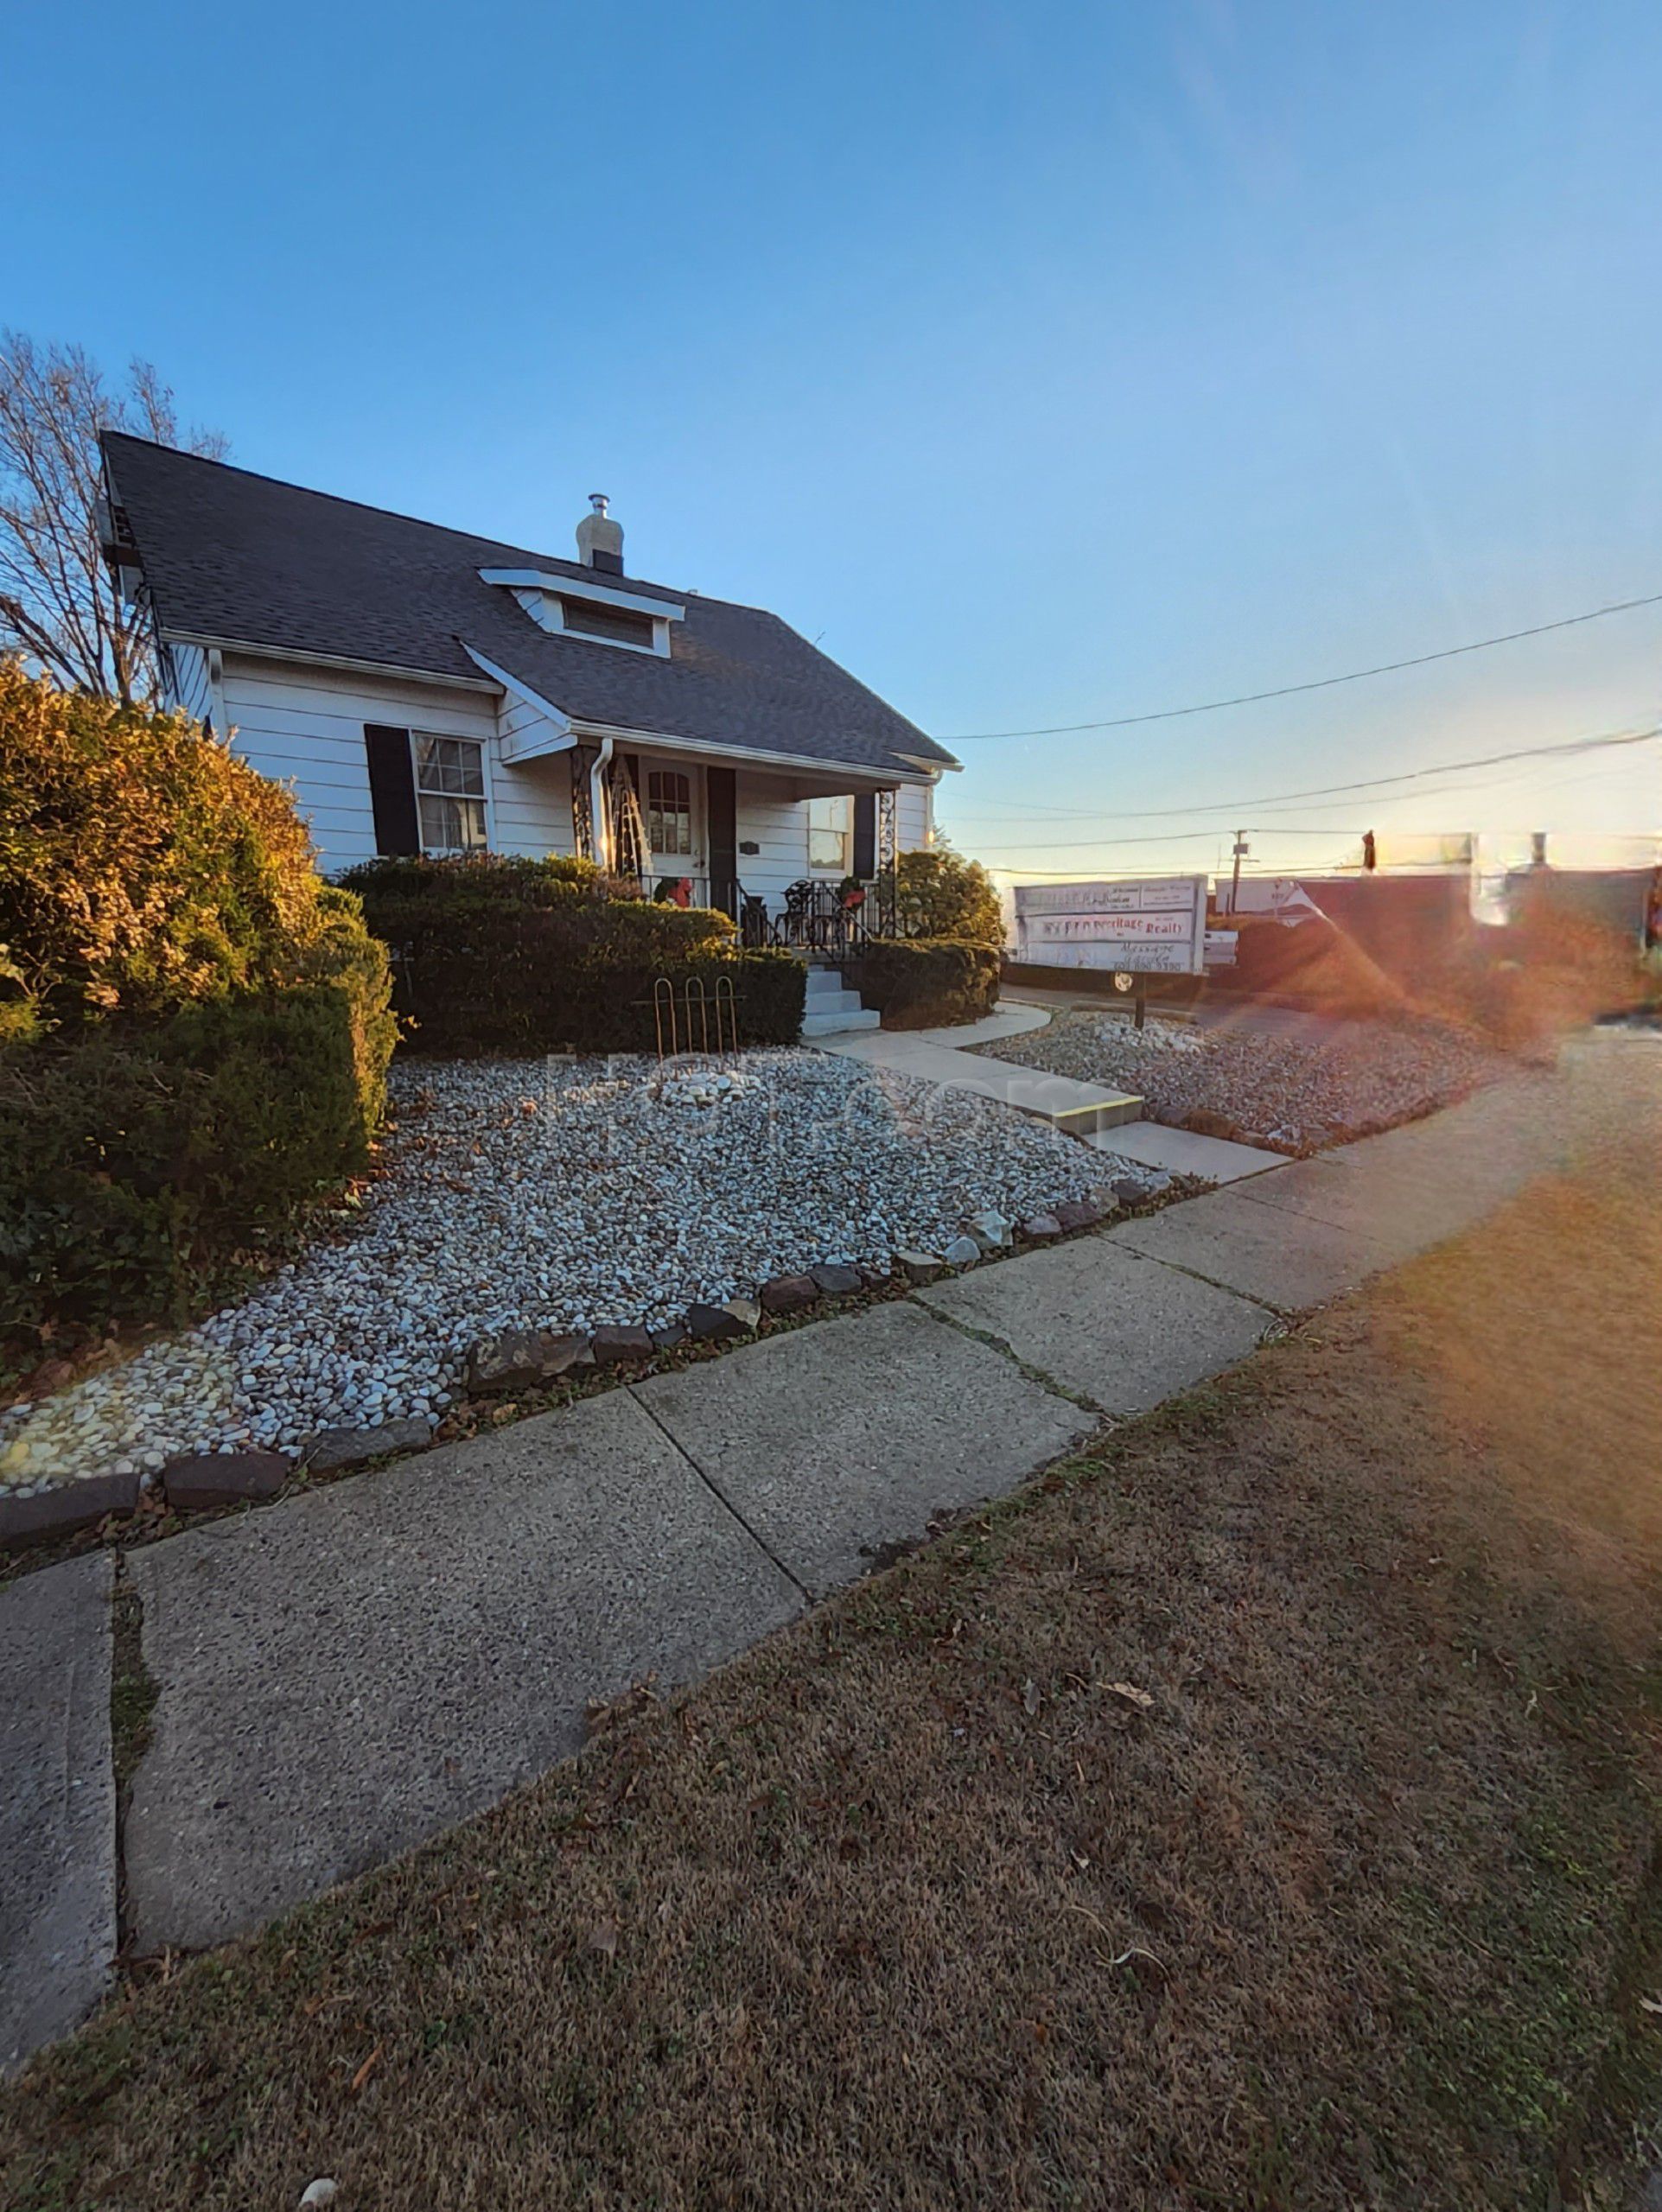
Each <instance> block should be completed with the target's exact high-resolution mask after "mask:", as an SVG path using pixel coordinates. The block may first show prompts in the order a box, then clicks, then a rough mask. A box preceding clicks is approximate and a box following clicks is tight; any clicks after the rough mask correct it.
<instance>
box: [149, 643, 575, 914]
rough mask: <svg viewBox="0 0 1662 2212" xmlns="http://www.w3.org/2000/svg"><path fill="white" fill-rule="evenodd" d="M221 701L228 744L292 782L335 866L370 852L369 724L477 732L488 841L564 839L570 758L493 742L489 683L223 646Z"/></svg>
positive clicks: (551, 844)
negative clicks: (516, 751) (510, 756)
mask: <svg viewBox="0 0 1662 2212" xmlns="http://www.w3.org/2000/svg"><path fill="white" fill-rule="evenodd" d="M176 650H177V648H175V651H176ZM225 702H226V717H227V719H228V720H229V721H230V722H231V724H232V729H233V731H234V733H235V734H234V736H233V738H232V746H233V748H234V750H235V751H236V752H238V753H240V754H241V755H242V757H243V758H244V759H245V760H246V761H247V762H248V764H249V766H251V767H253V768H257V769H258V771H259V772H260V774H261V775H263V776H270V777H272V778H273V779H275V780H277V781H278V782H281V783H287V784H289V785H290V786H291V787H292V789H293V791H294V794H295V798H296V802H297V803H298V804H299V807H300V810H301V812H302V814H303V815H304V816H305V817H306V818H307V820H308V821H309V823H310V825H311V832H312V837H313V841H314V842H315V844H316V846H317V851H318V859H319V861H320V864H321V865H322V868H324V869H325V870H326V871H327V873H328V874H331V875H336V874H339V873H340V872H341V869H342V868H353V867H355V866H356V864H357V863H358V862H359V861H366V860H373V858H374V857H375V825H374V817H373V813H372V810H371V807H370V798H369V767H368V762H367V760H366V754H365V751H364V725H365V723H366V722H388V723H392V724H393V725H394V726H405V727H408V728H411V729H422V730H430V731H432V732H433V733H435V734H436V735H438V736H441V737H475V738H480V739H481V740H483V741H484V745H485V760H486V770H487V791H488V795H489V818H490V837H491V842H492V844H493V845H494V847H495V849H497V850H498V851H500V852H505V853H527V854H532V855H538V854H541V853H549V852H555V853H565V852H570V849H571V803H570V791H571V784H570V767H569V766H568V765H567V763H566V761H565V760H564V757H563V756H562V755H560V754H555V755H554V756H553V757H552V758H550V759H544V760H528V761H526V762H525V764H524V765H523V766H519V767H510V766H507V765H506V763H505V762H504V761H503V760H501V758H500V754H499V752H498V748H497V744H496V738H497V734H498V725H497V703H498V702H497V700H496V699H495V698H494V697H493V696H492V695H491V694H489V693H487V692H484V691H476V692H475V691H462V690H453V689H451V688H450V687H449V686H447V685H442V684H431V683H422V682H421V681H420V679H419V678H418V677H410V678H408V679H405V678H402V677H381V676H368V675H360V674H357V673H355V672H349V671H346V670H333V669H327V668H307V667H305V666H302V665H300V664H294V665H290V664H288V663H285V662H281V661H267V660H257V659H254V658H241V657H239V656H238V655H236V654H232V653H227V654H226V657H225Z"/></svg>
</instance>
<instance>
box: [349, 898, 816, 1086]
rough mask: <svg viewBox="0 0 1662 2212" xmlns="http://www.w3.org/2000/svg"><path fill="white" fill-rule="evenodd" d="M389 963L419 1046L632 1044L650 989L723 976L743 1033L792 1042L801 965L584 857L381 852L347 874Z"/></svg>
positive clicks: (468, 1049)
mask: <svg viewBox="0 0 1662 2212" xmlns="http://www.w3.org/2000/svg"><path fill="white" fill-rule="evenodd" d="M344 880H345V882H346V883H347V884H348V885H349V886H350V887H352V888H353V891H354V892H355V893H357V894H358V895H359V897H360V898H361V899H362V901H363V907H364V916H365V919H366V922H367V924H368V925H369V927H370V929H371V930H373V931H374V933H375V935H376V936H377V937H379V938H380V939H381V940H382V941H383V943H384V944H385V945H386V947H387V949H388V950H389V952H390V954H391V956H392V973H393V979H394V981H393V990H394V1003H395V1005H396V1006H397V1007H398V1012H399V1013H400V1014H403V1015H404V1016H405V1017H406V1018H407V1019H408V1020H410V1022H411V1024H412V1025H413V1035H412V1038H411V1043H412V1045H413V1046H414V1047H415V1049H416V1050H417V1051H419V1052H444V1053H455V1054H458V1055H468V1054H474V1053H485V1052H505V1053H516V1052H517V1053H532V1052H561V1051H571V1052H645V1051H648V1050H650V1049H651V1048H652V1046H653V1039H654V1024H653V1004H652V1000H653V985H654V984H655V982H657V980H658V978H659V976H666V977H667V978H668V979H669V981H670V982H671V984H672V987H673V988H674V989H675V990H676V992H677V994H678V995H680V994H681V993H683V992H684V991H685V987H686V985H687V983H688V982H690V981H693V980H694V979H697V980H699V981H702V982H704V987H705V988H706V989H707V990H708V991H710V993H711V994H712V995H713V993H714V989H715V986H716V982H717V981H718V980H719V979H720V978H722V977H726V978H727V979H728V980H729V981H730V982H731V983H732V985H733V989H734V995H735V1002H736V1007H737V1014H738V1022H739V1035H740V1039H741V1041H742V1043H744V1044H747V1045H783V1044H790V1043H793V1042H794V1040H795V1039H796V1037H797V1034H798V1033H799V1029H800V1027H801V1022H802V1005H803V996H804V993H805V990H806V973H805V971H804V969H803V967H802V963H800V962H799V961H796V960H793V959H792V958H791V957H790V955H789V954H788V953H782V952H769V951H748V950H740V949H739V947H738V945H737V943H736V932H735V929H734V925H733V924H732V922H731V921H730V920H729V918H728V917H727V916H726V915H725V914H719V913H716V912H711V911H710V910H709V909H706V908H701V907H681V906H673V905H670V904H668V903H666V902H664V901H661V900H656V899H642V898H640V897H639V896H638V895H634V894H633V893H625V892H624V891H622V890H621V887H619V885H618V884H617V883H616V881H615V880H614V879H612V878H609V877H608V876H605V875H603V874H601V873H600V872H599V871H598V870H596V869H595V868H593V867H592V865H590V864H589V863H588V862H586V861H515V860H497V859H481V860H463V861H416V860H409V861H403V860H399V861H373V862H371V863H370V864H369V865H368V866H367V867H365V868H355V869H353V871H352V872H351V874H349V875H347V877H346V878H345V879H344Z"/></svg>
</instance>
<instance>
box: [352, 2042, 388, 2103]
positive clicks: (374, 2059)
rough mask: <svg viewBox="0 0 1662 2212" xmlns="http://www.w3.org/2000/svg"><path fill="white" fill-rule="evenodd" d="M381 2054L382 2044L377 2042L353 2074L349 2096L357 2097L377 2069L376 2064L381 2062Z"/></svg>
mask: <svg viewBox="0 0 1662 2212" xmlns="http://www.w3.org/2000/svg"><path fill="white" fill-rule="evenodd" d="M380 2056H381V2046H380V2044H376V2046H375V2048H374V2050H372V2051H371V2052H370V2054H369V2056H368V2057H367V2058H366V2060H365V2061H364V2063H363V2064H362V2065H361V2066H360V2068H359V2069H358V2071H357V2072H356V2073H355V2074H354V2075H353V2077H352V2087H351V2088H350V2089H349V2090H348V2091H347V2094H348V2095H349V2096H353V2097H355V2096H356V2095H357V2094H358V2092H359V2090H360V2089H361V2088H363V2086H364V2084H365V2082H367V2081H368V2079H369V2077H370V2075H372V2074H373V2072H374V2071H375V2069H376V2066H377V2065H378V2064H379V2060H380Z"/></svg>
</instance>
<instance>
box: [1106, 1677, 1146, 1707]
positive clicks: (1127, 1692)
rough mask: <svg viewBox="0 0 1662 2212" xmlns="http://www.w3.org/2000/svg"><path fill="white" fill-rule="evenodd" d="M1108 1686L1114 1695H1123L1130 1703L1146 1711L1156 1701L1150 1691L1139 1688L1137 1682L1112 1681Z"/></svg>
mask: <svg viewBox="0 0 1662 2212" xmlns="http://www.w3.org/2000/svg"><path fill="white" fill-rule="evenodd" d="M1108 1688H1109V1690H1110V1692H1111V1694H1112V1695H1113V1696H1115V1697H1123V1698H1124V1700H1125V1701H1126V1703H1127V1704H1128V1705H1135V1706H1137V1707H1140V1709H1141V1710H1142V1711H1143V1712H1144V1713H1146V1712H1147V1711H1148V1709H1149V1707H1150V1706H1151V1705H1152V1704H1153V1703H1154V1700H1153V1698H1152V1697H1151V1696H1150V1695H1149V1692H1148V1691H1147V1690H1140V1689H1138V1688H1137V1684H1136V1683H1135V1682H1110V1683H1109V1685H1108Z"/></svg>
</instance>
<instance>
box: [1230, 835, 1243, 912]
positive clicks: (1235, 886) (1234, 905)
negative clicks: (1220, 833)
mask: <svg viewBox="0 0 1662 2212" xmlns="http://www.w3.org/2000/svg"><path fill="white" fill-rule="evenodd" d="M1245 853H1246V832H1245V829H1238V830H1237V831H1236V832H1235V873H1234V874H1233V875H1232V877H1231V878H1230V880H1229V911H1230V913H1231V915H1233V914H1235V913H1236V912H1239V907H1240V903H1241V861H1242V860H1243V859H1244V858H1245Z"/></svg>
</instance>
